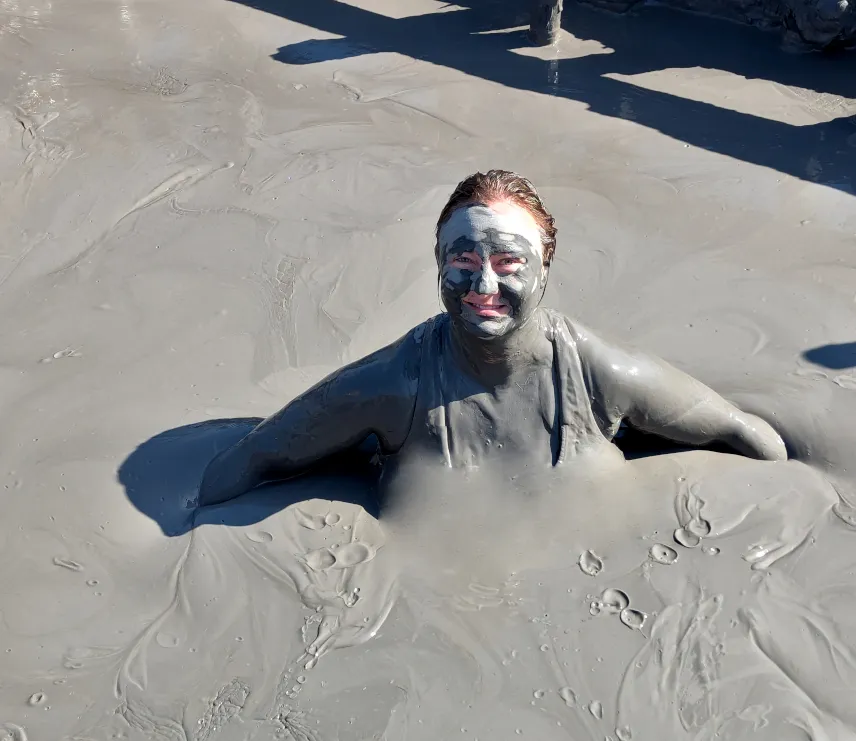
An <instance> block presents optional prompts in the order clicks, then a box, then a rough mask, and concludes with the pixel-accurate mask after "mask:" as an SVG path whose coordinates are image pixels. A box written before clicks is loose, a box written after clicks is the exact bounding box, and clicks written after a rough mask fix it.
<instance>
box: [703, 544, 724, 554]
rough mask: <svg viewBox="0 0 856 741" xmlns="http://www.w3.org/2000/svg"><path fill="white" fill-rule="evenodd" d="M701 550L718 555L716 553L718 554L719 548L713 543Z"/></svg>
mask: <svg viewBox="0 0 856 741" xmlns="http://www.w3.org/2000/svg"><path fill="white" fill-rule="evenodd" d="M702 550H703V551H704V552H705V553H706V554H707V555H708V556H718V555H719V552H720V551H719V548H717V547H716V546H715V545H712V546H710V547H709V548H702Z"/></svg>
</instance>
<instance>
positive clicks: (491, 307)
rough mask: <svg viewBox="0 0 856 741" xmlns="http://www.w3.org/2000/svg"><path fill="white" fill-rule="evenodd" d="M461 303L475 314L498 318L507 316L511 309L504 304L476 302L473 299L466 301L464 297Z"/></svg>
mask: <svg viewBox="0 0 856 741" xmlns="http://www.w3.org/2000/svg"><path fill="white" fill-rule="evenodd" d="M463 303H464V304H466V305H467V306H468V307H469V309H470V311H472V312H473V313H474V314H476V315H477V316H483V317H490V318H498V317H503V316H508V314H509V312H510V311H511V308H510V307H508V306H506V305H504V304H477V303H475V302H474V301H467V300H466V299H464V302H463Z"/></svg>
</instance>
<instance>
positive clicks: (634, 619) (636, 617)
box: [619, 608, 648, 630]
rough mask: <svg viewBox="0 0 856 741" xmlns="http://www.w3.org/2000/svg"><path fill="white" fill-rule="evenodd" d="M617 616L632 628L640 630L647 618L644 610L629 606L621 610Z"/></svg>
mask: <svg viewBox="0 0 856 741" xmlns="http://www.w3.org/2000/svg"><path fill="white" fill-rule="evenodd" d="M619 617H620V618H621V622H622V623H624V624H625V625H626V626H627V627H628V628H632V629H633V630H642V626H644V625H645V620H646V619H647V618H648V616H647V615H646V614H645V613H644V612H640V611H639V610H632V609H630V608H626V609H624V610H622V611H621V613H620V615H619Z"/></svg>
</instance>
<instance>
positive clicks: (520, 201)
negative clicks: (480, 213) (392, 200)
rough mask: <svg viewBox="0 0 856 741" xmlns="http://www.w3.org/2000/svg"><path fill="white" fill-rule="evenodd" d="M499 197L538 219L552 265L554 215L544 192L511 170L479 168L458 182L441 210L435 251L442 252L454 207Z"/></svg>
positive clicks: (554, 233) (493, 201)
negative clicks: (444, 231)
mask: <svg viewBox="0 0 856 741" xmlns="http://www.w3.org/2000/svg"><path fill="white" fill-rule="evenodd" d="M497 201H510V202H511V203H514V204H516V205H518V206H520V207H521V208H524V209H526V211H527V212H528V213H529V214H530V215H531V216H532V218H533V219H535V223H536V224H538V230H539V231H540V232H541V246H542V248H543V251H544V264H545V265H549V264H550V263H551V262H552V260H553V254H554V253H555V251H556V225H555V222H554V220H553V215H552V214H551V213H550V212H549V211H548V210H547V208H546V206H544V202H543V201H542V200H541V196H539V195H538V191H536V190H535V186H534V185H532V183H530V182H529V181H528V180H527V179H526V178H524V177H523V176H521V175H518V174H517V173H514V172H510V171H509V170H488V171H487V172H477V173H475V174H474V175H470V176H469V177H467V178H464V179H463V180H462V181H461V182H460V183H458V185H457V187H456V188H455V190H454V192H453V193H452V195H451V196H450V198H449V201H448V202H447V203H446V205H445V206H444V207H443V210H442V211H441V212H440V218H439V219H438V220H437V229H436V231H435V248H434V251H435V253H437V252H438V249H439V244H438V242H437V239H439V235H440V229H441V228H442V226H443V224H445V223H446V222H447V221H448V220H449V217H450V216H451V215H452V213H453V212H454V211H456V210H457V209H459V208H462V207H463V206H471V205H473V204H481V205H483V206H487V205H488V204H490V203H495V202H497Z"/></svg>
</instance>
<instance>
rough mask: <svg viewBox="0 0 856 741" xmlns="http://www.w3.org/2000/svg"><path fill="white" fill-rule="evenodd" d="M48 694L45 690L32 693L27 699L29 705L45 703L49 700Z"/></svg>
mask: <svg viewBox="0 0 856 741" xmlns="http://www.w3.org/2000/svg"><path fill="white" fill-rule="evenodd" d="M47 699H48V696H47V695H46V694H45V693H44V692H36V693H34V694H32V695H30V699H29V700H27V705H44V704H45V703H46V702H47Z"/></svg>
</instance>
